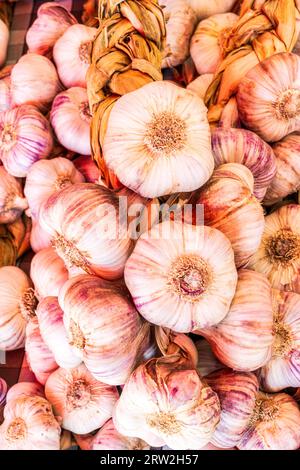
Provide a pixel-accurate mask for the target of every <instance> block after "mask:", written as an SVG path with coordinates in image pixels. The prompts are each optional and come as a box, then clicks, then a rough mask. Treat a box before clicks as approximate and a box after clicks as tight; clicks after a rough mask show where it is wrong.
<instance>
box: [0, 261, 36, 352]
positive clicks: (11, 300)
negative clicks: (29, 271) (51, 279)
mask: <svg viewBox="0 0 300 470" xmlns="http://www.w3.org/2000/svg"><path fill="white" fill-rule="evenodd" d="M35 305H36V299H35V297H34V291H33V289H32V283H31V280H30V279H29V277H28V276H27V275H26V274H25V273H24V272H23V271H22V270H21V269H20V268H17V267H16V266H4V267H2V268H0V350H2V351H13V350H15V349H19V348H22V347H23V346H24V339H25V327H26V323H27V321H28V319H29V318H30V317H31V316H32V315H34V309H35Z"/></svg>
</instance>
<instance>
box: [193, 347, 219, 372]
mask: <svg viewBox="0 0 300 470" xmlns="http://www.w3.org/2000/svg"><path fill="white" fill-rule="evenodd" d="M195 346H196V348H197V351H198V364H197V370H198V371H199V373H200V375H201V377H205V376H206V375H208V374H210V373H211V372H215V371H216V370H220V369H223V368H224V366H223V364H221V362H220V361H218V359H217V358H216V356H215V355H214V353H213V352H212V349H211V347H210V344H209V342H208V341H206V340H205V339H204V338H202V339H200V340H199V341H196V342H195Z"/></svg>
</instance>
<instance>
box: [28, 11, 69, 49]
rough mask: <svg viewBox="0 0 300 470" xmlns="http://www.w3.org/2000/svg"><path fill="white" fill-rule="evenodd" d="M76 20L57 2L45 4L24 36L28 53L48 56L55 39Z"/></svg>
mask: <svg viewBox="0 0 300 470" xmlns="http://www.w3.org/2000/svg"><path fill="white" fill-rule="evenodd" d="M76 23H77V20H76V18H75V17H74V16H73V15H72V14H71V13H70V12H69V11H68V10H67V8H66V7H65V6H64V5H62V4H59V3H57V2H45V3H43V4H42V5H41V6H40V7H39V9H38V11H37V18H36V20H35V21H34V22H33V23H32V25H31V26H30V28H29V29H28V31H27V34H26V43H27V46H28V50H29V52H35V53H37V54H42V55H50V54H51V53H52V48H53V46H54V44H55V43H56V41H57V39H59V38H60V36H62V34H63V33H64V32H65V31H66V30H67V29H68V28H69V26H71V25H72V24H76Z"/></svg>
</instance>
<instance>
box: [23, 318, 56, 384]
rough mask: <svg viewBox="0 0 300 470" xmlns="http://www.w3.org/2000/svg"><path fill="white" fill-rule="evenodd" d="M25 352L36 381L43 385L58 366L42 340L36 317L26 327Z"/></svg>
mask: <svg viewBox="0 0 300 470" xmlns="http://www.w3.org/2000/svg"><path fill="white" fill-rule="evenodd" d="M25 351H26V357H27V360H28V363H29V365H30V368H31V370H32V372H33V373H34V375H35V377H36V379H37V381H38V382H39V383H40V384H42V385H45V383H46V381H47V378H48V377H49V375H50V374H52V372H54V371H55V370H56V369H57V368H58V365H57V364H56V362H55V359H54V356H53V354H52V352H51V351H50V350H49V348H48V346H47V345H46V344H45V342H44V341H43V339H42V336H41V332H40V328H39V323H38V319H37V317H33V318H31V319H30V321H29V322H28V324H27V326H26V339H25Z"/></svg>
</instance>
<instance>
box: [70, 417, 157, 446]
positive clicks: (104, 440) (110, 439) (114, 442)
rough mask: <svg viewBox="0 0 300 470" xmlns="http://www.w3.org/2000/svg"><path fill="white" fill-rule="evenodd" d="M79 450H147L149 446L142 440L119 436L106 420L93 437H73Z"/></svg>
mask: <svg viewBox="0 0 300 470" xmlns="http://www.w3.org/2000/svg"><path fill="white" fill-rule="evenodd" d="M75 439H76V443H77V445H78V446H79V447H80V450H149V449H150V446H149V445H148V444H147V443H146V442H145V441H142V439H135V438H130V437H126V436H123V435H122V434H120V433H119V432H118V431H117V430H116V428H115V426H114V423H113V420H112V419H110V420H108V421H107V422H106V423H105V424H104V425H103V426H102V428H101V429H99V431H98V432H97V434H95V435H92V434H90V435H85V436H79V435H76V436H75Z"/></svg>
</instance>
